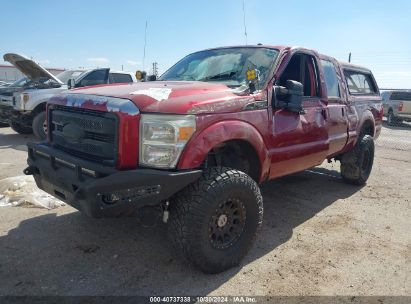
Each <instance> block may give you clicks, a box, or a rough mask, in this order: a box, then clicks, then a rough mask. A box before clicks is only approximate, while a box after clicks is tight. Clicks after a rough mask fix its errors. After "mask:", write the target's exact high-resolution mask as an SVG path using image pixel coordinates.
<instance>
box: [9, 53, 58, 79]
mask: <svg viewBox="0 0 411 304" xmlns="http://www.w3.org/2000/svg"><path fill="white" fill-rule="evenodd" d="M3 59H4V61H8V62H10V63H11V64H12V65H14V66H15V67H16V68H17V69H18V70H19V71H20V72H22V73H23V74H24V75H26V76H27V77H29V78H30V79H31V80H36V79H39V78H47V79H52V80H54V81H55V82H57V83H59V84H63V83H62V82H61V81H60V80H59V79H58V78H57V77H55V76H54V75H53V74H51V73H50V72H49V71H47V70H46V69H44V68H43V67H41V66H40V65H38V64H37V63H35V62H34V61H33V60H31V59H29V58H27V57H24V56H22V55H19V54H13V53H8V54H5V55H4V56H3Z"/></svg>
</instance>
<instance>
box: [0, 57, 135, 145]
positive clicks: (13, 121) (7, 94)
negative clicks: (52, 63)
mask: <svg viewBox="0 0 411 304" xmlns="http://www.w3.org/2000/svg"><path fill="white" fill-rule="evenodd" d="M4 60H6V61H9V62H10V63H11V64H13V65H14V66H16V67H17V68H18V69H19V70H20V71H21V72H23V73H24V74H25V75H27V78H25V79H24V80H20V82H19V83H18V86H17V85H16V86H10V87H9V90H7V91H4V92H3V93H2V91H0V118H1V122H3V123H9V124H10V126H11V127H12V128H13V130H14V131H16V132H17V133H20V134H25V133H31V132H33V133H34V135H35V136H36V138H37V139H39V140H44V139H45V138H46V132H47V126H46V123H45V118H46V113H45V108H46V102H47V100H48V99H49V98H50V97H51V96H53V95H54V94H57V93H60V92H62V91H65V90H67V89H69V86H68V82H69V81H70V82H71V83H72V87H73V88H77V87H82V86H92V85H98V84H107V83H119V82H135V81H136V79H135V76H134V75H133V74H132V73H129V72H123V71H121V72H117V71H110V69H108V68H102V69H89V70H80V69H76V70H67V71H64V72H62V73H60V74H58V75H57V76H54V75H52V74H51V73H50V72H48V71H47V70H45V69H44V68H42V67H41V66H39V65H38V64H37V63H35V62H34V61H32V60H30V59H28V58H26V57H24V56H21V55H17V54H6V55H4ZM70 88H71V87H70Z"/></svg>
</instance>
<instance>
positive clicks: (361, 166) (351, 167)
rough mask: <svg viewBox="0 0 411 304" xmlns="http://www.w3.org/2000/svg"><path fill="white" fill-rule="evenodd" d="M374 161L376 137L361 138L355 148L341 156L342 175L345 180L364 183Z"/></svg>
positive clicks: (357, 183) (358, 183) (366, 136)
mask: <svg viewBox="0 0 411 304" xmlns="http://www.w3.org/2000/svg"><path fill="white" fill-rule="evenodd" d="M373 163H374V139H373V138H372V137H371V136H370V135H364V136H363V137H362V138H360V140H359V142H358V143H357V144H356V146H355V148H354V149H353V150H352V151H350V152H347V153H345V154H344V155H343V156H342V158H341V176H342V178H343V179H344V181H345V182H347V183H350V184H355V185H364V184H365V183H366V182H367V179H368V177H369V176H370V174H371V169H372V165H373Z"/></svg>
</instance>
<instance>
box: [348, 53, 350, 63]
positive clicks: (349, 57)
mask: <svg viewBox="0 0 411 304" xmlns="http://www.w3.org/2000/svg"><path fill="white" fill-rule="evenodd" d="M348 62H351V52H350V53H349V54H348Z"/></svg>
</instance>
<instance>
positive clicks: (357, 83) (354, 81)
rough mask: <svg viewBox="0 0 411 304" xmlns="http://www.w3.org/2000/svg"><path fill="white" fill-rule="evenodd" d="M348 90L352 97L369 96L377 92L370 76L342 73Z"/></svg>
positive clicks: (361, 73) (358, 73) (350, 72)
mask: <svg viewBox="0 0 411 304" xmlns="http://www.w3.org/2000/svg"><path fill="white" fill-rule="evenodd" d="M344 75H345V79H346V80H347V85H348V90H349V91H350V94H353V95H370V94H375V93H376V92H377V90H376V87H375V85H374V82H373V80H372V78H371V75H370V74H368V73H363V72H358V71H350V70H345V71H344Z"/></svg>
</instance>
